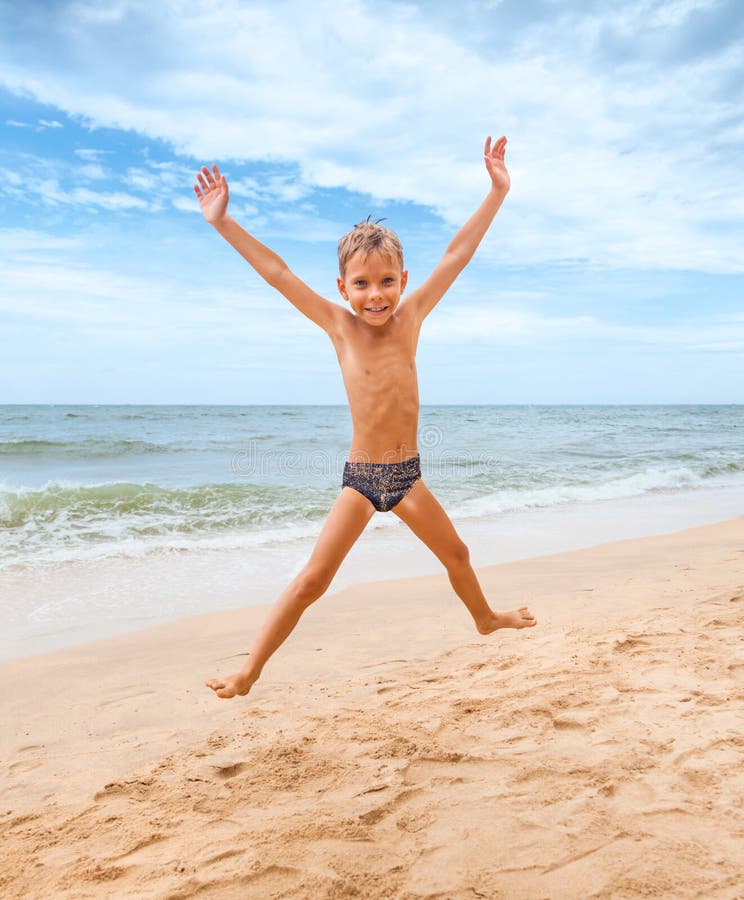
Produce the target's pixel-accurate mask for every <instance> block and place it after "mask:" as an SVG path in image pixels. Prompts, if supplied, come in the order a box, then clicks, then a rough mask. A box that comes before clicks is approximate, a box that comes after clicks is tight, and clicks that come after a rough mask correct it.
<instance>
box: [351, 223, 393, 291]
mask: <svg viewBox="0 0 744 900" xmlns="http://www.w3.org/2000/svg"><path fill="white" fill-rule="evenodd" d="M370 219H371V216H367V218H366V219H365V220H364V222H360V223H359V224H358V225H355V226H354V227H353V228H352V229H351V231H350V232H349V233H348V234H345V235H344V236H343V237H342V238H341V240H340V241H339V242H338V271H339V273H340V275H341V277H342V278H343V277H344V276H345V274H346V264H347V263H348V261H349V260H350V259H351V257H352V256H353V255H354V254H355V253H360V252H361V253H363V254H364V256H365V258H366V257H367V256H369V254H370V253H381V254H382V255H383V256H391V257H393V259H397V261H398V262H399V263H400V267H401V269H402V268H403V247H402V246H401V243H400V238H399V237H398V235H397V234H396V233H395V232H394V231H391V230H390V229H389V228H385V227H384V226H383V225H380V222H382V221H383V219H378V220H377V221H376V222H372V221H370Z"/></svg>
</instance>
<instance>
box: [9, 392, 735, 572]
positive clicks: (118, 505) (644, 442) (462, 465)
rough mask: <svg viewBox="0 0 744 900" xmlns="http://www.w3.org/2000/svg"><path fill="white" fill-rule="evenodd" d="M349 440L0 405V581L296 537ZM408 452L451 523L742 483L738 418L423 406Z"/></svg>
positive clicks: (228, 422)
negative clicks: (67, 567) (8, 573)
mask: <svg viewBox="0 0 744 900" xmlns="http://www.w3.org/2000/svg"><path fill="white" fill-rule="evenodd" d="M350 437H351V422H350V417H349V413H348V410H347V409H346V407H342V406H338V407H335V406H246V407H238V406H0V570H1V569H2V568H4V567H8V566H11V567H15V566H18V565H19V564H34V563H39V562H46V563H49V562H63V561H75V560H100V559H103V558H106V557H122V556H129V557H132V556H144V555H148V554H158V553H165V552H171V551H174V550H189V549H195V548H245V549H254V550H255V549H258V548H262V547H268V546H274V545H277V544H281V543H283V542H291V541H294V540H297V539H298V538H302V537H307V536H311V535H313V534H316V533H317V531H318V529H319V527H320V525H321V523H322V521H323V519H324V517H325V515H326V514H327V512H328V510H329V508H330V506H331V504H332V503H333V501H334V499H335V497H336V496H337V494H338V492H339V490H340V481H341V472H342V469H343V463H344V460H345V458H346V451H347V449H348V446H349V441H350ZM419 451H420V454H421V459H422V470H423V474H424V479H425V480H426V482H427V484H428V485H429V487H430V488H431V489H432V490H433V491H434V493H435V494H436V496H437V497H438V499H439V500H440V502H441V503H442V505H443V506H444V507H445V508H446V509H447V510H448V511H449V512H450V514H451V515H453V516H456V517H457V519H458V520H459V521H462V520H467V519H470V518H479V517H493V516H499V515H503V514H505V513H509V512H516V511H524V510H530V509H539V508H545V507H556V506H561V505H564V506H565V505H570V504H575V503H580V502H587V501H595V500H610V499H620V498H626V497H634V496H640V495H644V494H659V493H662V492H667V493H672V492H679V491H690V490H700V489H705V488H713V487H716V488H720V487H726V486H731V487H742V486H744V406H430V407H424V408H423V409H422V411H421V418H420V427H419ZM384 518H393V517H380V516H378V517H376V520H381V519H384Z"/></svg>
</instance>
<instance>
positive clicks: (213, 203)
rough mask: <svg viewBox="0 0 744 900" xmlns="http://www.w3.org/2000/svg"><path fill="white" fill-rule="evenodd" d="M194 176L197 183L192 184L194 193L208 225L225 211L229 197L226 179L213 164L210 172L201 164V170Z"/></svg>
mask: <svg viewBox="0 0 744 900" xmlns="http://www.w3.org/2000/svg"><path fill="white" fill-rule="evenodd" d="M196 177H197V180H198V182H199V183H198V184H195V185H194V193H195V194H196V196H197V197H198V198H199V206H200V207H201V211H202V213H203V214H204V218H205V219H206V220H207V222H209V224H210V225H214V223H215V222H218V221H219V220H220V219H222V218H223V216H224V215H225V212H226V211H227V202H228V200H229V199H230V191H229V189H228V187H227V181H225V176H224V175H222V174H220V170H219V169H218V168H217V166H215V165H213V166H212V171H211V172H210V171H209V169H208V168H207V167H206V166H202V170H201V172H197V175H196Z"/></svg>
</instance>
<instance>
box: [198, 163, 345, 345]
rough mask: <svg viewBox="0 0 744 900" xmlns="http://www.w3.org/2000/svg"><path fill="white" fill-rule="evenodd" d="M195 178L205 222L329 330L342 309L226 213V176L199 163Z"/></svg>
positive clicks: (293, 303) (260, 272)
mask: <svg viewBox="0 0 744 900" xmlns="http://www.w3.org/2000/svg"><path fill="white" fill-rule="evenodd" d="M196 177H197V180H198V184H195V185H194V192H195V193H196V196H197V197H198V198H199V206H200V207H201V211H202V213H203V214H204V218H205V219H206V220H207V222H208V223H209V224H210V225H211V226H212V227H213V228H214V229H215V230H216V231H217V232H218V233H219V234H221V235H222V237H223V238H224V239H225V240H226V241H227V242H228V243H229V244H230V245H231V246H233V247H234V248H235V249H236V250H237V251H238V253H239V254H240V255H241V256H242V257H243V259H245V260H247V262H249V263H250V264H251V265H252V266H253V268H254V269H255V270H256V272H258V274H259V275H260V276H261V277H262V278H263V279H264V281H267V282H268V283H269V284H270V285H271V286H272V287H273V288H276V290H278V291H279V293H280V294H283V295H284V296H285V297H286V298H287V300H289V302H290V303H291V304H292V305H293V306H296V307H297V309H299V311H300V312H301V313H303V315H306V316H307V317H308V319H310V320H312V321H313V322H315V324H316V325H319V326H320V327H321V328H322V329H323V330H324V331H328V332H330V331H332V330H333V329H334V328H335V326H336V323H337V322H338V321H339V319H340V316H341V315H343V313H344V310H343V308H342V307H340V306H339V305H338V304H336V303H331V301H330V300H326V298H325V297H321V296H320V294H316V293H315V291H314V290H312V288H310V287H308V285H306V284H305V282H304V281H301V280H300V279H299V278H298V277H297V276H296V275H295V274H294V272H292V270H291V269H290V268H289V266H288V265H287V264H286V263H285V262H284V260H283V259H282V258H281V257H280V256H278V255H277V254H276V253H274V251H273V250H270V249H269V248H268V247H267V246H265V245H264V244H262V243H261V242H260V241H258V240H256V238H254V237H253V235H251V234H249V233H248V232H247V231H246V230H245V229H244V228H242V227H241V226H240V225H238V223H237V222H236V221H235V220H234V219H233V218H231V217H230V216H229V215H228V214H227V204H228V201H229V198H230V192H229V188H228V186H227V181H226V180H225V176H224V175H222V174H221V173H220V171H219V169H218V168H217V166H214V165H213V166H212V171H211V172H210V171H209V169H208V168H207V167H206V166H202V170H201V172H198V173H197V176H196Z"/></svg>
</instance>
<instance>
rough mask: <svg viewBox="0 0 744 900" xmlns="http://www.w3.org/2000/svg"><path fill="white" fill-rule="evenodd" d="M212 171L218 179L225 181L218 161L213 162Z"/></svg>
mask: <svg viewBox="0 0 744 900" xmlns="http://www.w3.org/2000/svg"><path fill="white" fill-rule="evenodd" d="M212 171H213V172H214V177H215V179H216V180H217V181H220V180H222V181H224V180H225V176H224V175H222V174H221V172H220V170H219V169H218V168H217V163H213V164H212Z"/></svg>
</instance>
